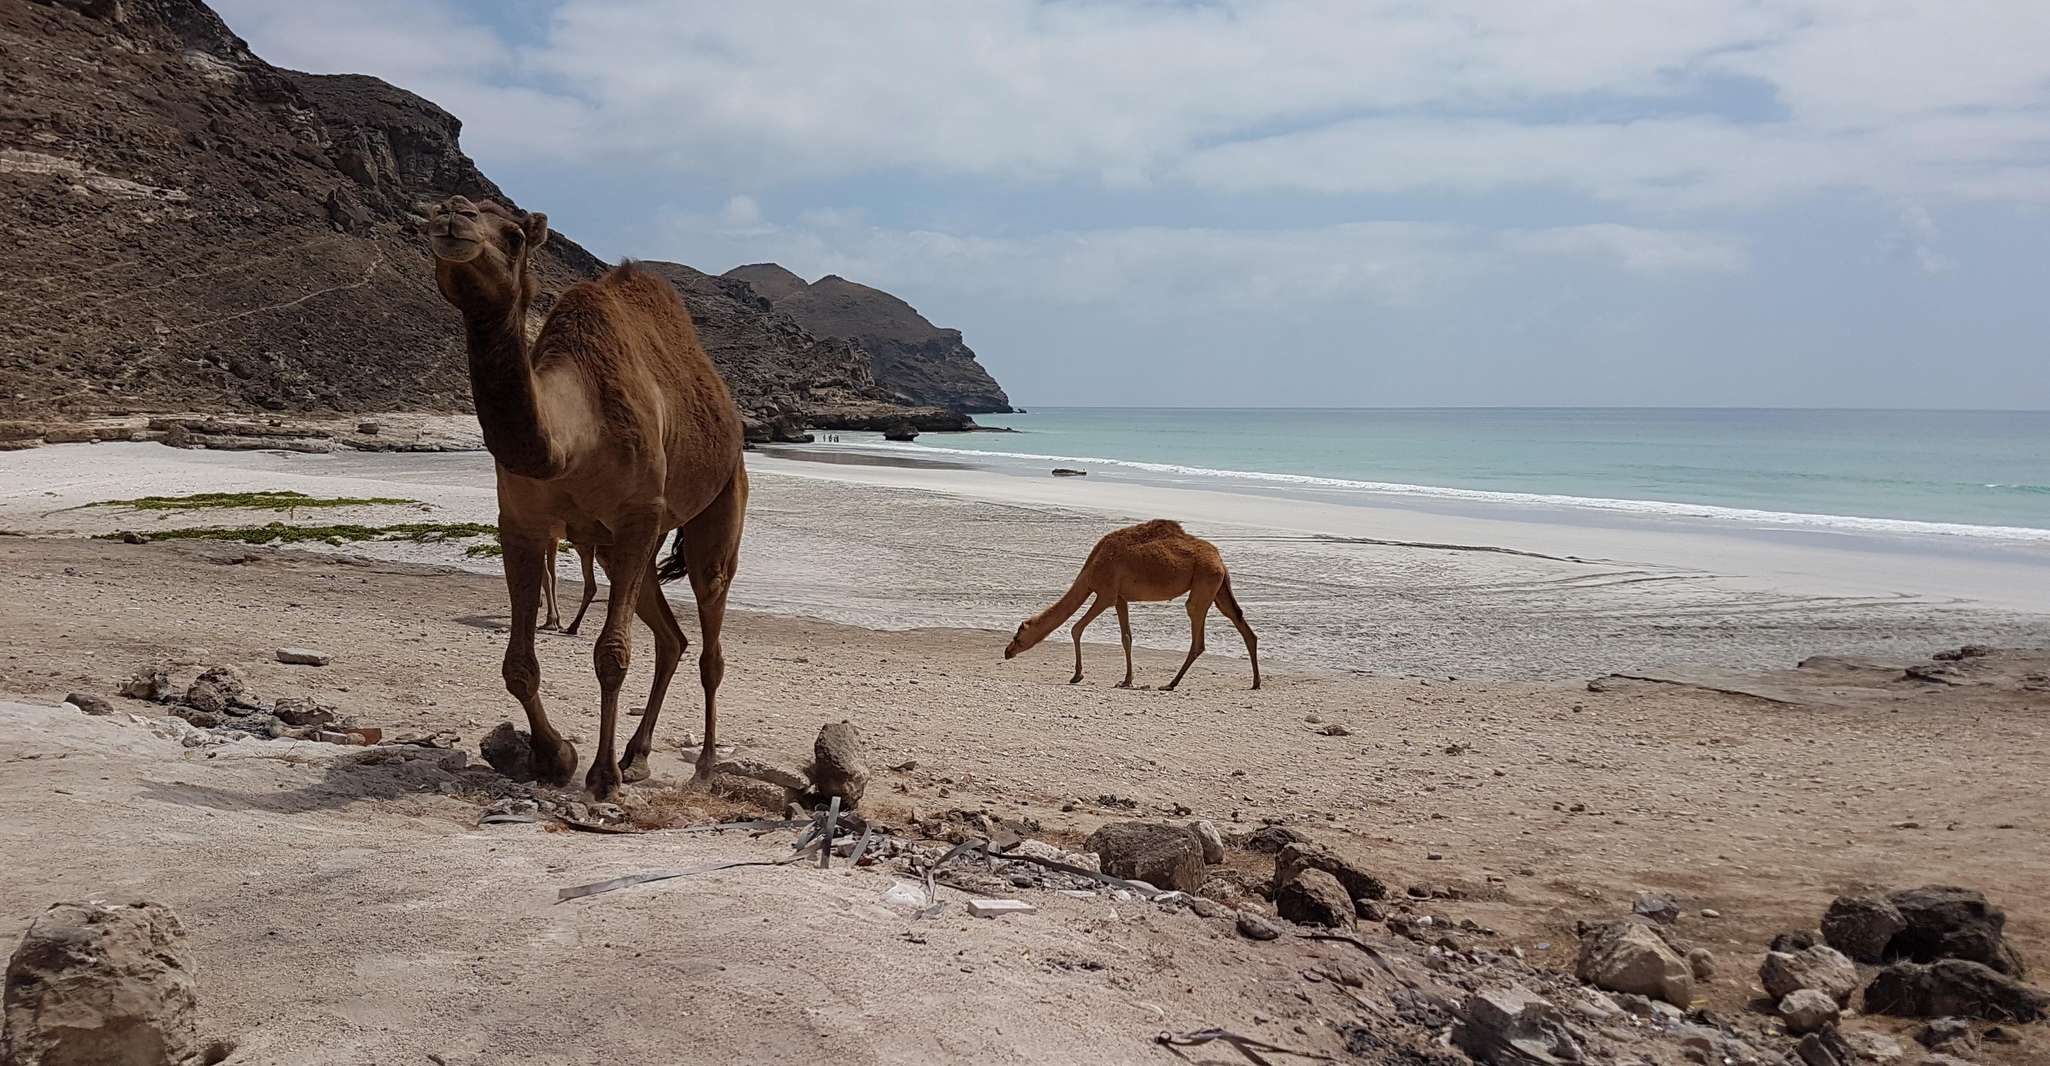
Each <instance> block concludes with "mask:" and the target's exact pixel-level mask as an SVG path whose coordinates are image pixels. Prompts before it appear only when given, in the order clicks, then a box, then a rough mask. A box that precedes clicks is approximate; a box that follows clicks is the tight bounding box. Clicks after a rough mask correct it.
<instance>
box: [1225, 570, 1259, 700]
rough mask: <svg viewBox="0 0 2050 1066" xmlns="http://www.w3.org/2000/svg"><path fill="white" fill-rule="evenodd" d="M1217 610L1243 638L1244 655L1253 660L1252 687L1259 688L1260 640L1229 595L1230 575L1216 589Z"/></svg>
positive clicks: (1236, 599) (1233, 597)
mask: <svg viewBox="0 0 2050 1066" xmlns="http://www.w3.org/2000/svg"><path fill="white" fill-rule="evenodd" d="M1217 608H1218V610H1219V611H1222V612H1223V613H1224V616H1225V617H1226V618H1228V619H1230V620H1231V624H1232V625H1233V626H1234V627H1236V628H1237V629H1238V631H1239V636H1241V637H1243V638H1245V641H1246V654H1247V655H1249V656H1251V657H1252V659H1253V687H1254V688H1256V689H1257V688H1259V687H1260V638H1258V637H1256V636H1254V635H1253V627H1252V626H1249V625H1247V624H1246V612H1244V611H1241V610H1239V601H1238V597H1236V596H1233V595H1232V594H1231V575H1230V574H1226V575H1224V584H1222V585H1219V586H1218V587H1217Z"/></svg>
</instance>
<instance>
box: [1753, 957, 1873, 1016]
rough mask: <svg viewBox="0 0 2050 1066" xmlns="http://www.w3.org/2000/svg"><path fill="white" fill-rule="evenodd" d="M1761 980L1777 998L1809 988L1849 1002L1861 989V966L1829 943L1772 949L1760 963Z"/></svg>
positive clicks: (1766, 989) (1759, 979)
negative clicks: (1791, 950) (1797, 948)
mask: <svg viewBox="0 0 2050 1066" xmlns="http://www.w3.org/2000/svg"><path fill="white" fill-rule="evenodd" d="M1758 983H1759V984H1761V985H1764V986H1765V994H1766V995H1768V996H1771V997H1772V998H1773V999H1774V1000H1781V999H1785V998H1786V997H1788V996H1790V995H1793V994H1794V993H1795V992H1800V991H1803V990H1808V991H1815V992H1821V993H1823V994H1824V995H1826V996H1828V997H1829V998H1830V999H1832V1000H1834V1001H1836V1002H1838V1003H1847V1002H1849V1001H1850V998H1851V993H1853V992H1856V991H1857V990H1858V968H1857V967H1856V966H1853V965H1851V960H1849V959H1847V958H1845V957H1844V955H1843V952H1840V951H1838V950H1837V949H1835V948H1833V947H1830V946H1828V945H1826V944H1817V945H1815V946H1814V947H1811V948H1803V949H1802V950H1800V951H1793V952H1788V951H1770V952H1767V953H1766V955H1765V961H1764V962H1762V963H1759V964H1758Z"/></svg>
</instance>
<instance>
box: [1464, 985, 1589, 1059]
mask: <svg viewBox="0 0 2050 1066" xmlns="http://www.w3.org/2000/svg"><path fill="white" fill-rule="evenodd" d="M1452 1042H1453V1043H1454V1044H1455V1045H1457V1046H1458V1047H1459V1049H1460V1050H1461V1051H1464V1052H1466V1053H1467V1054H1468V1055H1471V1056H1472V1057H1473V1059H1474V1061H1476V1062H1485V1063H1488V1064H1489V1066H1564V1064H1566V1063H1575V1062H1580V1061H1582V1059H1583V1058H1584V1057H1585V1053H1584V1052H1583V1051H1582V1050H1581V1047H1580V1041H1579V1040H1578V1039H1577V1038H1576V1037H1575V1036H1574V1034H1573V1030H1572V1029H1571V1028H1570V1027H1569V1026H1568V1024H1567V1021H1566V1015H1565V1014H1564V1012H1562V1011H1560V1010H1559V1008H1557V1007H1555V1006H1553V1005H1552V1004H1551V1003H1550V1002H1549V1001H1548V1000H1546V999H1545V998H1544V997H1543V996H1540V995H1538V994H1536V993H1535V992H1532V991H1531V990H1529V989H1527V988H1525V987H1523V986H1522V985H1510V986H1509V987H1508V988H1502V989H1489V990H1487V991H1483V992H1476V993H1474V994H1473V995H1470V996H1468V997H1466V1002H1465V1003H1463V1004H1461V1005H1460V1008H1459V1020H1458V1022H1456V1023H1455V1024H1454V1025H1453V1026H1452Z"/></svg>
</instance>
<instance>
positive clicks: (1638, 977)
mask: <svg viewBox="0 0 2050 1066" xmlns="http://www.w3.org/2000/svg"><path fill="white" fill-rule="evenodd" d="M1574 974H1575V976H1577V977H1579V978H1580V979H1581V980H1582V981H1585V982H1587V983H1588V984H1591V985H1593V986H1595V987H1596V988H1602V989H1607V990H1608V991H1610V992H1631V993H1635V994H1637V995H1640V996H1650V997H1651V998H1653V999H1662V1000H1665V1001H1666V1002H1667V1003H1671V1004H1672V1005H1674V1006H1676V1007H1680V1008H1682V1009H1684V1008H1686V1007H1687V1006H1688V1005H1690V1004H1691V1003H1692V1002H1693V1000H1694V972H1693V970H1692V969H1691V968H1689V967H1688V965H1687V960H1685V959H1683V958H1681V957H1680V956H1679V955H1678V954H1677V953H1675V952H1674V951H1673V949H1672V948H1670V947H1668V946H1666V942H1665V941H1664V940H1661V939H1659V935H1658V934H1657V933H1654V932H1652V930H1651V928H1650V927H1649V926H1646V925H1642V924H1640V923H1638V922H1610V923H1608V924H1606V925H1602V926H1598V927H1596V928H1594V929H1591V930H1589V931H1588V933H1587V937H1586V939H1585V940H1583V941H1581V944H1580V958H1579V960H1578V962H1577V963H1576V964H1575V966H1574Z"/></svg>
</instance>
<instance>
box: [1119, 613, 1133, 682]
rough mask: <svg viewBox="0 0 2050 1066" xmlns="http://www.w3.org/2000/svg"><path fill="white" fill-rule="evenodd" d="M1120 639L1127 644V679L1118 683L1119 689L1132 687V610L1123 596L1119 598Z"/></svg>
mask: <svg viewBox="0 0 2050 1066" xmlns="http://www.w3.org/2000/svg"><path fill="white" fill-rule="evenodd" d="M1118 639H1120V640H1122V641H1124V643H1125V679H1124V680H1123V681H1120V682H1118V687H1119V688H1131V687H1132V608H1131V605H1129V604H1127V603H1126V602H1125V598H1124V597H1123V596H1119V597H1118Z"/></svg>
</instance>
